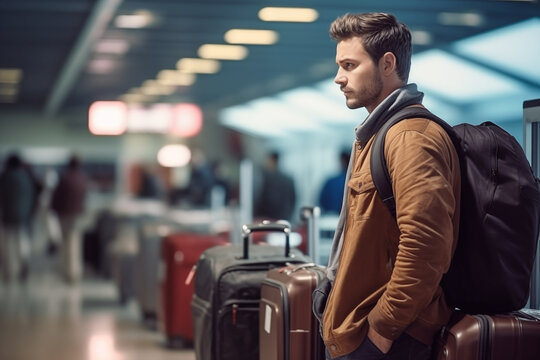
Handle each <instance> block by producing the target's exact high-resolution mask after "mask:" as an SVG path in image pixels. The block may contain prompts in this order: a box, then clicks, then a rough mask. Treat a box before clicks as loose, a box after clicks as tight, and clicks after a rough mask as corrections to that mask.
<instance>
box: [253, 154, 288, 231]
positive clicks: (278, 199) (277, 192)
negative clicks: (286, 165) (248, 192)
mask: <svg viewBox="0 0 540 360" xmlns="http://www.w3.org/2000/svg"><path fill="white" fill-rule="evenodd" d="M265 165H266V169H265V170H264V173H263V182H262V187H261V193H260V197H259V199H258V202H257V205H256V208H255V215H256V216H259V217H266V218H270V219H272V220H287V221H290V220H291V218H292V215H293V211H294V207H295V204H296V190H295V187H294V181H293V179H292V178H291V177H290V176H289V175H287V174H285V173H283V172H282V171H280V170H279V154H278V153H277V152H271V153H270V154H268V156H267V158H266V164H265Z"/></svg>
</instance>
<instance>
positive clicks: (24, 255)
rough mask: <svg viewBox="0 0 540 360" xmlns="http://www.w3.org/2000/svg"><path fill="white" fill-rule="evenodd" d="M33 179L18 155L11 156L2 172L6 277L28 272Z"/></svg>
mask: <svg viewBox="0 0 540 360" xmlns="http://www.w3.org/2000/svg"><path fill="white" fill-rule="evenodd" d="M34 199H35V191H34V182H33V181H32V178H31V177H30V174H29V173H28V171H27V169H26V168H25V167H24V164H23V161H22V159H21V158H20V157H19V155H17V154H15V153H13V154H11V155H9V156H8V158H7V160H6V164H5V169H4V171H3V173H2V174H1V175H0V214H1V220H2V229H1V231H0V254H1V263H0V265H1V266H2V273H3V276H4V279H6V280H7V281H13V280H16V279H17V278H22V279H25V278H26V276H27V275H28V265H29V264H28V261H29V257H30V248H31V247H30V240H29V236H28V224H29V220H30V218H31V215H32V211H33V209H34Z"/></svg>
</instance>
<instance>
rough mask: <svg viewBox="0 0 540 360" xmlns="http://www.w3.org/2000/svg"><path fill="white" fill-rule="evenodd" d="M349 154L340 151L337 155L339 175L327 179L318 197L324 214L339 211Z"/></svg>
mask: <svg viewBox="0 0 540 360" xmlns="http://www.w3.org/2000/svg"><path fill="white" fill-rule="evenodd" d="M350 156H351V155H350V153H349V152H348V151H342V152H341V153H340V154H339V164H340V168H339V173H338V174H335V175H333V176H331V177H330V178H328V179H327V180H326V181H325V182H324V185H323V187H322V190H321V193H320V195H319V205H320V206H321V209H322V211H323V213H325V214H339V212H340V211H341V205H342V199H343V188H344V187H345V178H346V176H347V167H348V166H349V160H350Z"/></svg>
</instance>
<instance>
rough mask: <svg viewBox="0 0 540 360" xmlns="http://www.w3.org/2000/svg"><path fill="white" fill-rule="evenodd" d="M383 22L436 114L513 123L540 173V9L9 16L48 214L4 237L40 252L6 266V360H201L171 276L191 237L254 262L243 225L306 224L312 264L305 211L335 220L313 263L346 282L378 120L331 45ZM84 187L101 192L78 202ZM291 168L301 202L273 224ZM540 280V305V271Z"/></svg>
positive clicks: (1, 59)
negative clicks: (353, 181) (354, 209)
mask: <svg viewBox="0 0 540 360" xmlns="http://www.w3.org/2000/svg"><path fill="white" fill-rule="evenodd" d="M379 11H380V12H388V13H392V14H394V15H395V16H396V17H397V19H398V20H399V21H401V22H403V23H405V24H406V25H407V26H408V27H409V29H410V30H411V34H412V42H413V56H412V66H411V73H410V77H409V82H412V83H416V84H417V85H418V89H419V90H420V91H422V92H424V93H425V96H424V101H423V103H424V105H425V106H426V107H427V108H429V109H430V110H431V111H432V112H433V113H435V114H437V115H438V116H439V117H441V118H443V119H445V120H446V121H447V122H448V123H449V124H451V125H456V124H458V123H463V122H466V123H471V124H479V123H481V122H484V121H491V122H494V123H496V124H497V125H499V126H501V127H502V128H503V129H505V130H506V131H508V132H509V133H510V134H512V135H513V136H514V137H515V138H516V139H517V140H518V142H519V143H520V144H521V145H522V146H523V148H524V149H525V151H526V153H527V155H528V156H529V160H530V161H532V160H531V159H532V158H533V151H538V149H539V147H538V146H537V145H536V144H535V143H534V142H535V141H537V139H536V140H535V136H533V135H531V134H532V130H531V124H532V123H536V122H540V66H539V59H540V41H538V39H540V3H539V1H538V0H513V1H511V0H458V1H455V0H430V1H420V0H408V1H400V0H363V1H358V0H310V1H301V0H290V1H279V0H267V1H259V0H235V1H232V0H220V1H218V0H51V1H42V0H2V1H0V172H2V173H3V172H4V171H6V169H8V168H9V167H11V166H12V165H13V164H17V165H14V166H20V167H21V168H24V169H25V170H26V173H27V176H28V179H29V180H28V181H29V190H28V192H26V194H25V196H24V198H21V199H20V203H21V204H23V203H24V202H25V201H26V200H27V202H28V203H29V204H30V205H29V213H30V215H29V216H28V218H27V219H26V220H25V221H24V224H23V225H21V226H20V227H18V228H16V229H15V230H14V229H11V228H9V227H4V228H3V229H2V232H1V234H2V236H3V237H5V238H6V237H9V236H19V237H18V239H19V240H20V242H19V243H20V248H18V249H15V250H14V249H8V248H7V246H2V247H1V248H0V252H2V253H3V255H2V256H1V257H0V268H2V269H4V271H3V273H2V275H3V276H2V277H0V359H1V360H4V359H5V360H34V359H44V360H48V359H60V360H79V359H81V360H82V359H85V360H98V359H100V360H101V359H105V360H139V359H140V360H142V359H145V360H146V359H152V360H172V359H177V360H195V359H196V355H195V349H194V346H193V343H192V341H191V339H190V336H191V335H189V333H190V332H192V326H191V325H190V323H189V322H188V323H187V327H188V330H182V331H181V332H180V333H181V334H180V333H177V332H176V330H171V327H170V326H172V325H170V322H171V320H170V319H171V318H172V317H174V316H178V315H176V313H175V314H174V315H172V314H171V310H170V308H169V307H170V306H171V305H170V304H169V303H168V302H167V301H165V300H164V299H165V298H169V297H171V296H176V295H171V293H169V292H170V291H172V290H171V289H170V288H167V286H169V287H170V286H172V285H170V284H171V281H172V280H171V277H170V276H171V273H170V272H169V270H168V269H169V268H168V266H169V265H170V263H173V264H174V263H182V262H184V261H187V260H186V259H187V258H186V259H185V258H184V255H183V254H178V253H174V254H173V257H171V258H167V256H166V255H165V254H166V250H164V249H165V248H166V246H165V245H164V244H166V243H167V240H166V239H169V240H170V239H172V238H174V236H175V234H180V233H186V232H189V233H193V234H196V235H197V236H199V235H201V236H202V235H209V236H213V237H214V240H212V241H215V239H216V238H219V239H222V238H223V237H225V238H226V239H227V241H229V242H231V243H233V244H235V243H238V244H240V243H241V241H242V240H241V237H242V225H243V224H247V223H253V222H257V221H261V220H263V219H266V218H272V219H286V220H287V221H288V222H289V223H290V225H291V228H292V229H293V233H292V235H291V245H292V246H293V247H298V248H299V249H300V250H302V251H306V250H305V249H306V241H307V240H306V236H307V235H306V234H307V230H306V223H305V219H303V218H302V214H303V212H302V211H303V210H304V209H305V208H306V207H308V208H313V207H315V206H317V207H318V208H320V209H321V216H320V219H319V220H320V221H319V222H318V226H319V229H318V236H317V239H318V245H317V249H318V250H317V253H316V254H310V255H311V256H312V258H313V260H314V262H315V263H317V264H319V265H322V266H324V265H326V264H327V261H328V254H329V252H330V247H331V241H332V236H333V231H334V229H335V227H336V224H337V218H338V213H339V209H340V207H341V195H339V197H338V199H337V200H336V199H335V198H332V199H327V198H323V196H322V195H321V193H322V189H323V187H324V184H325V182H326V180H327V179H330V178H333V177H338V176H339V175H340V174H341V175H342V172H343V167H342V165H341V164H340V163H341V161H342V159H340V157H341V154H342V153H343V152H345V153H348V152H350V149H351V144H352V142H353V139H354V128H355V126H357V125H358V124H360V123H361V122H362V121H363V120H364V119H365V118H366V116H367V115H368V113H367V111H366V110H365V109H356V110H351V109H348V108H347V107H346V105H345V100H344V96H343V94H342V92H341V91H340V89H339V86H338V85H336V84H335V83H334V76H335V73H336V69H337V66H336V63H335V51H336V46H335V43H334V42H333V40H331V39H330V37H329V35H328V28H329V25H330V23H331V22H332V21H333V20H334V19H335V18H337V17H338V16H342V15H344V14H346V13H360V12H379ZM274 155H275V156H274ZM536 155H540V154H536ZM536 161H537V162H538V160H536ZM532 165H533V168H535V169H536V171H537V175H538V169H539V168H540V166H539V164H532ZM72 168H73V169H75V168H76V169H78V170H79V171H81V172H82V174H83V175H82V176H83V177H84V179H85V180H84V184H85V188H84V190H80V189H79V190H80V191H79V192H78V193H74V194H69V195H65V194H64V195H63V197H62V195H58V193H59V191H58V189H59V188H60V185H61V184H63V183H64V175H65V174H66V173H67V170H68V169H72ZM275 169H278V170H279V173H281V175H280V176H283V177H284V178H286V179H288V180H283V181H284V182H289V183H290V184H292V187H291V188H288V189H287V190H285V187H283V188H281V189H280V190H279V192H278V194H279V195H276V196H274V200H275V199H276V198H277V199H279V204H280V209H279V210H276V212H273V213H269V212H268V208H265V206H264V205H261V203H262V202H263V200H262V199H263V194H264V193H265V191H264V190H263V189H264V188H265V186H266V182H265V179H267V178H268V176H270V175H268V174H270V173H272V172H273V171H275ZM280 179H281V178H280ZM66 181H67V180H66ZM276 181H277V180H276ZM1 190H2V189H0V191H1ZM82 193H84V196H83V195H81V194H82ZM336 203H337V205H336ZM21 206H22V205H21ZM63 209H67V210H63ZM66 233H69V234H71V235H73V237H74V238H75V239H79V240H75V241H74V242H73V244H75V245H72V246H71V247H69V248H67V247H66V246H65V245H63V244H64V243H63V242H64V238H65V237H66ZM13 234H16V235H13ZM171 241H172V240H171ZM220 241H221V240H220ZM254 241H255V240H254ZM262 241H263V242H268V243H270V244H272V243H273V242H275V243H276V244H282V242H281V241H282V240H281V238H279V239H276V238H273V237H271V236H268V237H266V238H264V239H263V240H262ZM2 243H3V244H4V243H6V242H2ZM13 251H14V252H20V253H21V254H23V256H22V260H21V261H20V262H12V261H11V260H8V258H9V257H7V256H6V255H5V254H7V253H10V252H13ZM202 251H203V250H202V249H201V250H200V252H199V253H197V255H199V254H200V253H202ZM73 259H75V260H73ZM148 259H150V260H148ZM195 260H196V259H195ZM190 261H193V259H191V260H190ZM537 262H538V261H537ZM192 265H194V264H191V265H190V266H192ZM190 269H191V268H190ZM193 276H194V275H193V272H190V271H189V269H188V270H187V271H186V273H185V274H184V275H182V279H181V280H178V279H177V280H176V281H177V283H176V284H177V286H186V287H189V286H191V285H192V283H191V281H192V277H193ZM533 279H536V280H535V281H536V283H535V284H534V285H535V287H533V291H534V292H535V293H534V294H533V295H534V296H535V303H536V304H537V306H540V302H539V300H540V284H539V283H540V267H539V266H538V265H536V267H535V269H534V277H533ZM148 284H150V285H148ZM536 285H538V286H536ZM175 286H176V285H175ZM190 291H193V290H190ZM189 300H190V299H189ZM189 300H188V301H187V302H186V304H189ZM175 311H176V310H175ZM182 311H184V313H183V315H181V316H180V317H181V319H182V320H183V319H184V318H182V316H187V315H185V314H191V308H190V306H189V305H185V306H184V309H183V310H182ZM182 320H181V321H180V322H182ZM175 321H176V320H175ZM185 331H187V333H186V332H185ZM175 332H176V333H175ZM173 333H174V334H173Z"/></svg>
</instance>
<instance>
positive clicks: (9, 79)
mask: <svg viewBox="0 0 540 360" xmlns="http://www.w3.org/2000/svg"><path fill="white" fill-rule="evenodd" d="M22 75H23V72H22V70H21V69H16V68H0V83H6V84H17V83H18V82H20V81H21V79H22Z"/></svg>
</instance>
